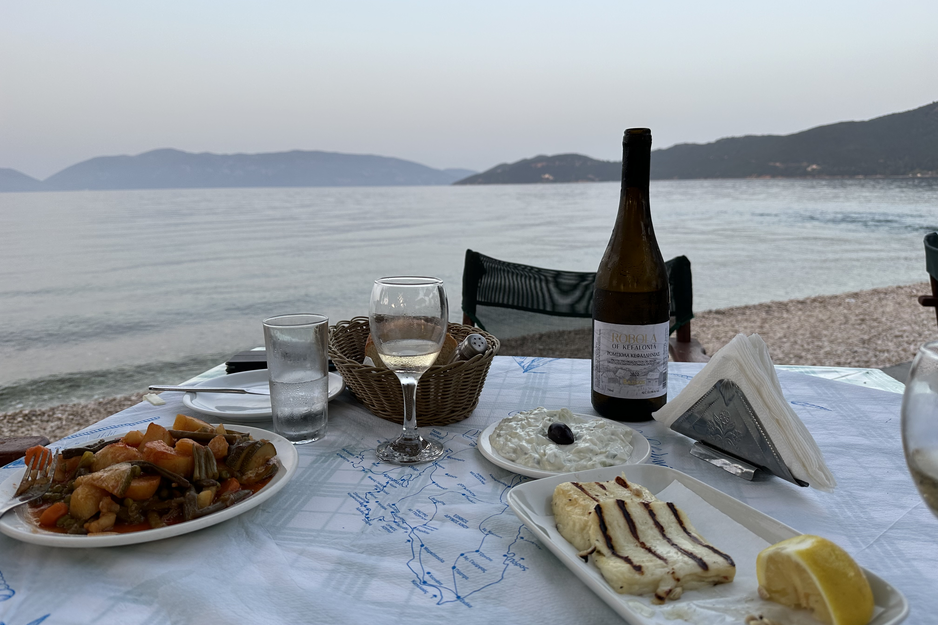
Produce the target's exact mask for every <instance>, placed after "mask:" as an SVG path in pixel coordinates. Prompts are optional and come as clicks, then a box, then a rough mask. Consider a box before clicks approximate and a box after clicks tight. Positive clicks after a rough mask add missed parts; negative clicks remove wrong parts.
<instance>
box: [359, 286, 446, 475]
mask: <svg viewBox="0 0 938 625" xmlns="http://www.w3.org/2000/svg"><path fill="white" fill-rule="evenodd" d="M448 319H449V307H448V305H447V302H446V293H445V292H444V291H443V281H442V280H440V279H438V278H429V277H420V276H397V277H390V278H381V279H379V280H375V286H374V288H373V289H372V291H371V310H370V314H369V316H368V322H369V326H370V328H371V340H372V341H373V342H374V344H375V349H376V350H377V352H378V356H379V357H380V358H381V361H382V362H383V363H384V364H385V365H386V366H387V368H388V369H390V370H391V371H393V372H394V373H395V375H397V378H398V379H399V380H400V381H401V388H402V389H403V393H404V429H403V430H402V431H401V435H400V436H398V437H397V438H396V439H394V440H392V441H387V442H384V443H381V444H380V445H378V449H377V452H376V453H377V455H378V458H379V459H381V460H385V461H387V462H394V463H396V464H418V463H421V462H430V461H432V460H436V459H437V458H439V457H440V456H442V455H443V445H442V444H440V443H439V442H438V441H431V440H426V439H425V438H423V437H422V436H420V434H419V432H417V381H418V380H419V379H420V376H422V375H423V374H424V372H425V371H426V370H427V369H429V368H430V365H432V364H433V362H434V361H435V360H436V357H437V356H438V355H439V354H440V350H441V349H442V347H443V341H444V340H445V339H446V326H447V322H448Z"/></svg>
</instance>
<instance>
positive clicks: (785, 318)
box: [0, 282, 938, 441]
mask: <svg viewBox="0 0 938 625" xmlns="http://www.w3.org/2000/svg"><path fill="white" fill-rule="evenodd" d="M930 293H931V287H930V286H929V284H928V283H927V282H921V283H916V284H911V285H902V286H894V287H883V288H878V289H870V290H866V291H854V292H851V293H842V294H840V295H822V296H815V297H808V298H804V299H794V300H784V301H775V302H766V303H762V304H751V305H746V306H736V307H732V308H724V309H719V310H707V311H702V312H698V313H696V316H695V317H694V320H693V321H692V322H691V334H692V336H693V337H694V338H696V339H697V340H698V341H700V343H701V344H702V345H703V347H704V349H705V350H706V352H707V353H708V354H710V355H713V354H715V353H716V352H717V350H719V349H720V348H721V347H723V346H724V345H725V344H726V343H728V342H729V341H730V340H731V339H732V338H733V337H734V336H736V335H737V334H739V333H743V334H759V335H760V336H761V337H762V338H763V339H764V340H765V342H766V344H767V345H768V346H769V352H770V354H771V356H772V360H773V362H774V363H775V364H777V365H792V364H795V365H814V366H841V367H863V368H874V369H883V368H887V367H890V366H893V365H897V364H900V363H904V362H908V361H910V360H912V358H913V357H914V356H915V352H916V350H917V349H918V347H919V345H921V344H922V343H925V342H927V341H929V340H934V339H936V338H938V324H936V320H935V311H934V309H932V308H926V307H924V306H920V305H919V303H918V301H916V298H917V297H918V296H919V295H926V294H930ZM590 337H591V332H590V330H589V329H585V330H573V331H566V332H548V333H542V334H534V335H529V336H523V337H518V338H514V339H506V340H504V341H502V347H501V350H500V351H499V355H501V356H539V357H546V358H589V357H590V349H591V338H590ZM144 394H145V393H143V392H140V393H134V394H131V395H122V396H119V397H111V398H107V399H100V400H95V401H89V402H80V403H71V404H62V405H59V406H52V407H49V408H35V409H30V408H25V409H20V410H14V411H10V412H5V413H0V438H5V437H13V436H32V435H42V436H46V437H48V438H49V440H52V441H55V440H58V439H60V438H62V437H64V436H68V435H69V434H72V433H73V432H76V431H78V430H80V429H82V428H84V427H87V426H89V425H91V424H93V423H96V422H98V421H100V420H101V419H103V418H105V417H108V416H110V415H112V414H114V413H116V412H120V411H121V410H124V409H125V408H129V407H130V406H133V405H135V404H137V403H139V402H140V401H143V395H144Z"/></svg>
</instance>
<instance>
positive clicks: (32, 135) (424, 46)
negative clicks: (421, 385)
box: [0, 0, 938, 179]
mask: <svg viewBox="0 0 938 625" xmlns="http://www.w3.org/2000/svg"><path fill="white" fill-rule="evenodd" d="M936 24H938V2H935V1H934V0H922V1H913V0H895V1H893V2H885V1H884V2H865V1H863V0H853V1H843V0H825V1H818V0H810V1H801V0H792V1H785V2H768V1H759V0H755V1H753V0H746V1H740V2H731V1H721V0H711V1H710V2H701V1H699V0H673V1H668V2H647V1H645V0H641V1H627V0H618V1H608V2H607V1H598V0H579V1H577V2H570V1H565V2H554V1H552V0H538V1H527V0H523V1H522V0H518V1H515V2H512V1H509V0H501V1H497V2H489V1H487V0H473V1H472V2H459V3H457V2H445V1H439V0H435V1H428V2H423V1H414V2H412V1H408V0H395V1H393V2H388V1H372V0H356V1H349V2H320V1H315V0H308V1H306V2H286V1H278V0H265V1H264V2H242V1H238V0H224V1H215V0H200V1H197V2H192V1H191V0H188V1H185V2H182V1H177V0H163V1H161V2H127V1H126V0H121V1H94V0H88V1H77V2H69V3H62V2H50V1H46V0H31V1H29V2H21V1H16V0H0V167H9V168H13V169H16V170H19V171H21V172H23V173H26V174H29V175H31V176H33V177H36V178H39V179H44V178H46V177H48V176H50V175H51V174H53V173H55V172H57V171H60V170H61V169H63V168H65V167H68V166H69V165H72V164H75V163H77V162H80V161H83V160H85V159H88V158H92V157H95V156H106V155H108V156H110V155H118V154H139V153H142V152H146V151H149V150H153V149H157V148H167V147H172V148H177V149H180V150H185V151H189V152H214V153H258V152H279V151H286V150H295V149H298V150H325V151H333V152H345V153H352V154H378V155H382V156H394V157H398V158H404V159H407V160H412V161H416V162H418V163H422V164H424V165H428V166H430V167H435V168H447V167H460V168H468V169H473V170H477V171H482V170H485V169H488V168H490V167H493V166H495V165H497V164H499V163H505V162H514V161H517V160H520V159H524V158H530V157H532V156H535V155H538V154H559V153H569V152H575V153H579V154H586V155H588V156H591V157H593V158H600V159H606V160H615V159H619V158H621V136H622V131H623V130H624V129H625V128H628V127H635V126H645V127H650V128H651V129H652V132H653V134H654V144H655V147H668V146H671V145H674V144H677V143H707V142H710V141H714V140H716V139H719V138H722V137H728V136H740V135H746V134H788V133H792V132H797V131H800V130H805V129H808V128H812V127H815V126H819V125H824V124H829V123H834V122H838V121H845V120H864V119H870V118H873V117H878V116H881V115H886V114H889V113H894V112H900V111H905V110H909V109H913V108H917V107H919V106H923V105H925V104H928V103H930V102H934V101H936V100H938V43H936V42H938V39H936V36H935V25H936Z"/></svg>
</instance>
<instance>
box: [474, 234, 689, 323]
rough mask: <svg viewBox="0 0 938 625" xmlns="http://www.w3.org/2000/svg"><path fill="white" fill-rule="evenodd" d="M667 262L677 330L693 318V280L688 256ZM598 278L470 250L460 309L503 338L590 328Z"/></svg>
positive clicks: (674, 321)
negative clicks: (594, 290)
mask: <svg viewBox="0 0 938 625" xmlns="http://www.w3.org/2000/svg"><path fill="white" fill-rule="evenodd" d="M665 264H666V266H667V269H668V279H669V282H670V284H671V332H672V333H673V332H675V331H676V330H677V329H678V328H680V327H681V326H683V325H684V324H686V323H687V322H689V321H690V320H691V319H693V318H694V313H693V301H694V294H693V284H692V282H693V281H692V277H691V268H690V261H689V260H688V259H687V257H686V256H678V257H676V258H672V259H671V260H669V261H667V262H666V263H665ZM595 282H596V273H595V272H578V271H559V270H555V269H542V268H540V267H532V266H530V265H522V264H519V263H511V262H507V261H503V260H498V259H496V258H492V257H491V256H486V255H484V254H480V253H478V252H474V251H472V250H466V262H465V266H464V268H463V282H462V309H463V313H465V316H466V321H467V322H471V323H474V324H475V325H477V326H479V327H480V328H482V329H484V330H488V331H489V332H492V333H493V334H495V335H496V336H498V337H499V338H506V339H507V338H513V337H516V336H523V335H526V334H535V333H538V332H550V331H554V330H573V329H577V328H588V327H590V325H591V324H592V316H593V286H594V284H595Z"/></svg>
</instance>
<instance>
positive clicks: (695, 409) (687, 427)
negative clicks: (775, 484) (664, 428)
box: [671, 379, 808, 486]
mask: <svg viewBox="0 0 938 625" xmlns="http://www.w3.org/2000/svg"><path fill="white" fill-rule="evenodd" d="M671 429H672V430H674V431H675V432H680V433H681V434H684V435H686V436H689V437H690V438H693V439H694V440H696V441H697V442H696V443H694V445H693V446H692V447H691V450H690V453H691V455H693V456H696V457H697V458H700V459H702V460H706V461H707V462H709V463H711V464H713V465H716V466H718V467H720V468H721V469H723V470H724V471H727V472H729V473H732V474H733V475H736V476H737V477H741V478H743V479H747V480H752V479H753V478H754V477H755V474H756V471H757V470H758V469H763V470H765V471H768V472H769V473H772V474H774V475H777V476H778V477H780V478H782V479H783V480H788V481H789V482H791V483H792V484H797V485H798V486H808V483H807V482H804V481H802V480H799V479H797V478H796V477H795V476H793V475H792V474H791V470H789V468H788V465H786V464H785V461H784V460H782V457H781V455H780V454H779V453H778V449H777V448H776V447H775V444H774V443H773V442H772V439H771V438H770V437H769V435H768V433H767V432H766V431H765V427H763V425H762V421H761V420H760V419H759V415H757V414H756V412H755V410H753V408H752V404H750V403H749V400H748V399H746V395H745V393H743V390H742V389H741V388H740V387H739V385H738V384H736V382H733V381H732V380H729V379H721V380H718V381H717V383H716V384H714V385H713V386H712V387H711V388H710V390H709V391H707V392H706V393H704V395H703V397H701V398H700V399H698V400H697V401H696V402H695V403H694V405H693V406H691V407H690V408H689V409H688V410H687V411H686V412H684V414H682V415H681V416H680V417H678V418H677V419H676V420H675V421H674V423H672V424H671Z"/></svg>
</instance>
